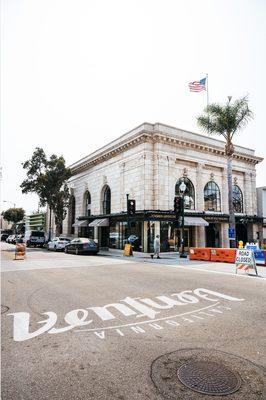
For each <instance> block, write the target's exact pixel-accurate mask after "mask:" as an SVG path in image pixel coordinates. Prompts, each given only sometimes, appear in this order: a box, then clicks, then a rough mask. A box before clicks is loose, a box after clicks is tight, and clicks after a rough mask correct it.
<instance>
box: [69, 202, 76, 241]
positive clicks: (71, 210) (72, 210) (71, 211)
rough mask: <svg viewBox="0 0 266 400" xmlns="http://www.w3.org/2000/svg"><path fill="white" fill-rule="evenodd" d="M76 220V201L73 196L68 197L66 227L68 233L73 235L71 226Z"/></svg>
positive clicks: (73, 230) (73, 229)
mask: <svg viewBox="0 0 266 400" xmlns="http://www.w3.org/2000/svg"><path fill="white" fill-rule="evenodd" d="M75 220H76V200H75V196H73V194H72V195H71V196H70V199H69V226H68V233H70V234H74V233H75V228H74V226H72V225H73V224H74V223H75Z"/></svg>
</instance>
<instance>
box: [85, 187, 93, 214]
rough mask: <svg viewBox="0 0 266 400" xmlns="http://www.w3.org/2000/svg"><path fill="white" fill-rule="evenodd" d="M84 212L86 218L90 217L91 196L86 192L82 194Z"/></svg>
mask: <svg viewBox="0 0 266 400" xmlns="http://www.w3.org/2000/svg"><path fill="white" fill-rule="evenodd" d="M84 212H85V215H86V217H89V216H90V215H91V194H90V192H89V191H88V190H87V191H86V192H85V193H84Z"/></svg>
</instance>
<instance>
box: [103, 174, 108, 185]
mask: <svg viewBox="0 0 266 400" xmlns="http://www.w3.org/2000/svg"><path fill="white" fill-rule="evenodd" d="M103 185H107V176H106V175H103Z"/></svg>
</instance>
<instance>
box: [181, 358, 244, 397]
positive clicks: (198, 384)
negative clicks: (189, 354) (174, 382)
mask: <svg viewBox="0 0 266 400" xmlns="http://www.w3.org/2000/svg"><path fill="white" fill-rule="evenodd" d="M177 376H178V378H179V379H180V381H181V382H182V383H183V384H184V385H185V386H187V387H188V388H190V389H193V390H195V391H196V392H199V393H203V394H211V395H214V396H218V395H219V396H222V395H227V394H231V393H234V392H236V391H237V390H238V389H239V388H240V386H241V378H240V376H239V375H238V374H236V373H235V372H233V371H231V370H230V369H229V368H227V367H225V366H224V365H223V364H218V363H216V362H209V361H192V362H189V363H187V364H183V365H182V366H181V367H180V368H179V369H178V371H177Z"/></svg>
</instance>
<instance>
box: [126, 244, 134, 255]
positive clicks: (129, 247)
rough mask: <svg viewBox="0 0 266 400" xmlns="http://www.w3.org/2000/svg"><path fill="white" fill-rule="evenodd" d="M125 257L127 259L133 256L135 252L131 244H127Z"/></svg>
mask: <svg viewBox="0 0 266 400" xmlns="http://www.w3.org/2000/svg"><path fill="white" fill-rule="evenodd" d="M124 256H126V257H130V256H133V250H132V246H131V244H125V247H124Z"/></svg>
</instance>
